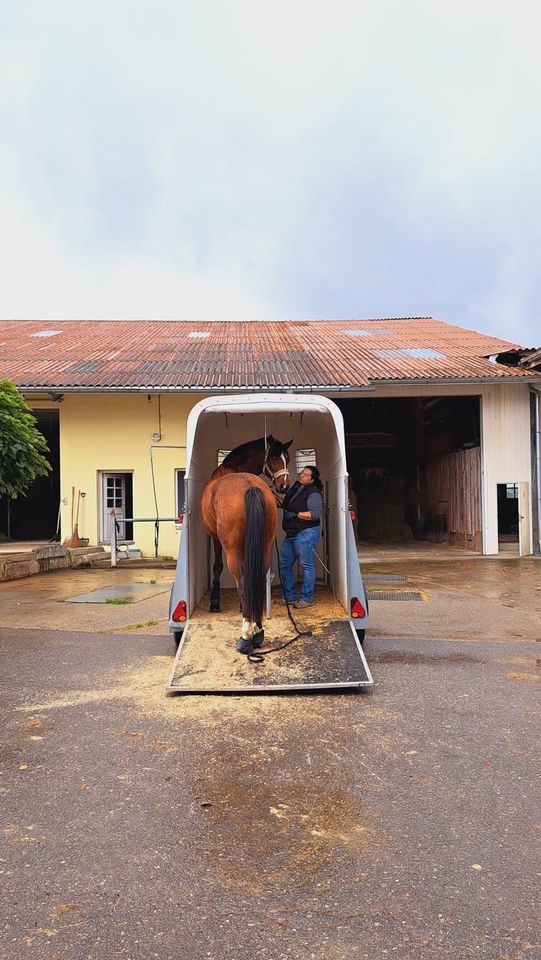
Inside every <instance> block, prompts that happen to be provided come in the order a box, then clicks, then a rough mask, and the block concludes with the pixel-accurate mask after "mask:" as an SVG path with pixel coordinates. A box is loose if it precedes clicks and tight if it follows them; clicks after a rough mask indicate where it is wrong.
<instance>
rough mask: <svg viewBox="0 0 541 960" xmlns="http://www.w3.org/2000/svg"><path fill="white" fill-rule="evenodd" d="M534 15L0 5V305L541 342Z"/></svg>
mask: <svg viewBox="0 0 541 960" xmlns="http://www.w3.org/2000/svg"><path fill="white" fill-rule="evenodd" d="M540 35H541V6H540V5H539V4H538V3H536V2H534V0H531V2H524V0H509V2H498V0H492V2H486V0H467V2H466V0H454V2H453V3H452V4H451V3H449V0H445V2H441V0H375V2H372V0H368V2H366V0H354V2H347V0H332V2H323V0H310V2H305V0H297V2H296V0H287V2H284V0H274V2H273V3H272V4H264V3H260V2H258V0H197V2H195V0H191V2H185V0H171V2H170V0H152V2H150V0H122V2H121V0H106V2H104V0H91V2H86V0H76V2H74V0H47V3H44V2H43V0H2V2H1V4H0V244H1V249H0V253H1V256H0V278H1V282H0V317H2V318H4V319H6V318H21V319H31V318H39V319H45V320H51V319H60V318H70V319H96V318H111V319H130V318H134V319H147V318H150V319H207V318H208V319H212V318H214V319H226V320H234V319H241V320H245V319H284V318H294V319H299V318H314V319H318V318H322V317H325V318H330V319H332V318H345V319H349V318H353V317H356V318H362V317H389V316H435V317H438V318H440V319H441V320H445V321H447V322H449V323H456V324H459V325H461V326H465V327H469V328H472V329H475V330H479V331H482V332H486V333H490V334H494V335H496V336H500V337H503V338H504V339H508V340H512V341H513V342H517V343H521V344H522V345H523V346H541V320H540V317H539V305H540V299H541V298H540V294H541V271H540V269H539V261H540V252H541V210H540V207H541V111H540V109H539V104H540V103H541V90H540V87H541V57H540V56H539V37H540Z"/></svg>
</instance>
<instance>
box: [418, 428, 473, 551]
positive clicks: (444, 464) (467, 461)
mask: <svg viewBox="0 0 541 960" xmlns="http://www.w3.org/2000/svg"><path fill="white" fill-rule="evenodd" d="M423 487H424V490H423V497H422V501H423V506H422V509H423V517H424V536H425V538H426V539H427V540H437V541H440V542H442V541H447V542H448V543H454V544H456V545H457V546H461V547H466V548H468V549H470V550H477V551H479V550H481V451H480V448H479V447H472V448H471V449H469V450H458V451H457V452H456V453H447V454H445V455H444V456H442V457H437V458H435V459H434V460H431V461H429V463H428V464H427V465H426V467H425V471H424V483H423Z"/></svg>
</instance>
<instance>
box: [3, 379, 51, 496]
mask: <svg viewBox="0 0 541 960" xmlns="http://www.w3.org/2000/svg"><path fill="white" fill-rule="evenodd" d="M46 453H48V448H47V444H46V442H45V437H43V436H42V434H41V433H40V432H39V430H37V429H36V418H35V417H34V415H33V414H32V411H31V410H30V407H29V406H28V404H27V403H26V401H25V400H24V398H23V397H22V395H21V394H20V393H19V391H18V389H17V387H16V386H15V384H14V383H12V382H11V380H0V496H7V497H10V498H11V499H12V500H15V499H16V498H17V497H18V496H20V495H21V494H22V495H23V496H24V494H25V493H26V491H27V489H28V487H29V486H30V484H31V483H32V480H35V479H36V477H44V476H46V475H47V474H48V473H50V471H51V465H50V463H49V461H48V460H47V458H46V456H45V454H46Z"/></svg>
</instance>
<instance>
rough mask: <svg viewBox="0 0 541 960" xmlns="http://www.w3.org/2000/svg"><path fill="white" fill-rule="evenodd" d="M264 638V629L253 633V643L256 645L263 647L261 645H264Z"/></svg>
mask: <svg viewBox="0 0 541 960" xmlns="http://www.w3.org/2000/svg"><path fill="white" fill-rule="evenodd" d="M264 640H265V631H264V630H258V632H257V633H254V635H253V637H252V643H253V645H254V647H261V646H262V645H263V641H264Z"/></svg>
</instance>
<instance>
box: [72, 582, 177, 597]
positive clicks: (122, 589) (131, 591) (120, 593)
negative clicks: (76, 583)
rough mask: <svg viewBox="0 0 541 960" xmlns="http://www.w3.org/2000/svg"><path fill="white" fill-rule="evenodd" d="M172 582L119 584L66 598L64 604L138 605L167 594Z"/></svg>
mask: <svg viewBox="0 0 541 960" xmlns="http://www.w3.org/2000/svg"><path fill="white" fill-rule="evenodd" d="M172 583H173V581H172V580H161V581H160V582H159V583H158V582H156V583H150V582H149V581H147V582H146V583H141V582H137V581H136V582H133V583H119V584H116V585H115V586H110V587H101V588H100V589H99V590H91V592H90V593H81V594H80V595H79V596H77V597H67V598H66V601H65V602H66V603H108V602H109V603H111V602H115V601H117V602H118V601H125V602H129V603H138V602H139V601H140V600H148V599H149V598H150V597H155V596H157V594H160V593H169V591H170V589H171V585H172Z"/></svg>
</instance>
